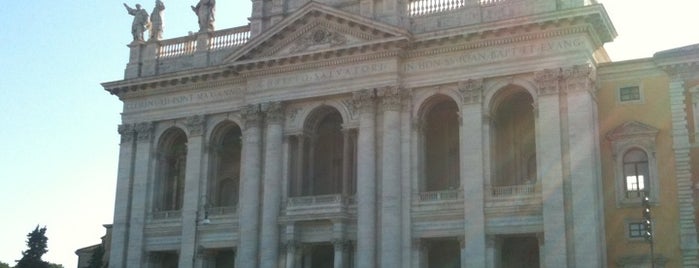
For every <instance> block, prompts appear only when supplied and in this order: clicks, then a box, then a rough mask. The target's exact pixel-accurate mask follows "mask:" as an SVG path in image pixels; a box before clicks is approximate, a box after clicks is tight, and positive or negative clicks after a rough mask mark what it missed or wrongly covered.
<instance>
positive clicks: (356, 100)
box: [352, 89, 376, 113]
mask: <svg viewBox="0 0 699 268" xmlns="http://www.w3.org/2000/svg"><path fill="white" fill-rule="evenodd" d="M375 102H376V95H375V93H374V90H373V89H363V90H360V91H356V92H354V93H352V104H353V105H354V108H355V109H356V110H357V111H359V112H360V113H367V112H372V111H373V110H374V106H375Z"/></svg>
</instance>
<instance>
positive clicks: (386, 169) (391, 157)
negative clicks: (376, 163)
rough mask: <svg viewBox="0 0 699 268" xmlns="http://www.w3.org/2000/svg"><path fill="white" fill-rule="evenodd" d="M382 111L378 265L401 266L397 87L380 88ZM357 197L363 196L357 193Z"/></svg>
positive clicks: (401, 98) (399, 109)
mask: <svg viewBox="0 0 699 268" xmlns="http://www.w3.org/2000/svg"><path fill="white" fill-rule="evenodd" d="M379 95H380V96H381V97H382V98H381V110H382V111H383V139H382V141H383V142H382V154H381V156H382V158H381V163H382V168H381V267H401V257H402V239H401V237H402V236H401V234H402V228H401V226H402V224H401V221H402V218H401V190H402V188H401V154H400V153H401V146H400V142H401V137H400V134H401V131H400V130H401V127H400V111H401V105H402V102H403V96H404V94H402V92H400V89H399V88H398V87H387V88H382V89H381V90H380V91H379ZM360 197H363V196H362V195H360Z"/></svg>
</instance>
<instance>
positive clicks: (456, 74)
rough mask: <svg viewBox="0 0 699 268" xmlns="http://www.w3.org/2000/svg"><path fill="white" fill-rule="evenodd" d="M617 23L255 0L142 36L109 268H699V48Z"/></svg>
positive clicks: (572, 1)
mask: <svg viewBox="0 0 699 268" xmlns="http://www.w3.org/2000/svg"><path fill="white" fill-rule="evenodd" d="M212 10H213V9H212ZM212 12H213V11H212ZM205 25H208V24H205ZM616 34H617V33H616V31H615V29H614V27H613V25H612V22H611V19H610V18H609V17H608V15H607V13H606V11H605V10H604V7H603V6H602V5H600V4H597V3H596V2H595V1H594V0H413V1H408V0H316V1H308V0H275V1H266V0H253V9H252V14H251V17H250V24H249V25H246V26H241V27H236V28H231V29H223V30H213V29H209V28H208V27H204V28H202V30H201V31H199V32H198V33H196V34H194V35H190V36H184V37H180V38H175V39H168V40H148V41H141V40H135V41H134V42H132V43H131V44H130V45H129V47H130V57H129V61H128V64H127V66H126V70H125V75H124V78H123V79H121V80H118V81H114V82H106V83H103V84H102V85H103V87H104V89H105V90H107V91H108V92H109V93H111V94H113V95H115V96H117V97H118V98H119V100H120V101H122V102H123V112H122V124H121V125H119V128H118V130H119V133H120V134H121V143H120V153H119V168H118V175H117V187H116V198H117V199H116V207H115V210H114V222H113V226H112V228H111V235H110V239H109V241H110V242H109V243H110V247H109V252H108V255H109V267H119V268H123V267H163V268H165V267H200V268H207V267H211V268H214V267H265V268H272V267H274V268H279V267H285V268H294V267H296V268H302V267H303V268H311V267H313V268H315V267H334V268H350V267H357V268H364V267H383V268H390V267H414V268H427V267H439V268H441V267H503V268H507V267H548V268H553V267H647V266H648V265H650V263H651V262H654V263H655V265H656V267H697V266H698V265H699V259H698V255H699V246H698V245H697V225H696V217H697V213H696V211H697V210H696V208H695V201H694V200H695V191H696V187H695V184H696V178H697V176H696V174H697V173H698V172H699V160H698V159H697V157H699V150H697V149H696V148H698V147H697V139H696V138H697V136H696V135H697V133H699V132H698V131H697V129H698V128H699V124H698V122H699V116H695V115H694V114H695V112H696V113H699V109H696V108H697V107H695V106H696V105H697V103H698V102H699V46H688V47H683V48H677V49H671V50H668V51H663V52H658V53H657V54H655V56H653V57H651V58H645V59H637V60H631V61H624V62H611V61H610V59H609V57H608V55H607V53H606V52H605V50H604V48H603V44H605V43H607V42H611V41H612V40H613V39H614V38H615V36H616ZM644 196H648V197H649V199H650V203H651V205H652V213H653V225H652V226H653V228H652V237H651V239H650V240H652V241H653V243H652V244H651V243H649V242H648V240H649V239H648V238H646V237H644V234H645V231H647V230H646V229H645V228H646V226H645V225H643V224H642V220H643V219H642V213H641V210H642V206H641V199H642V198H643V197H644ZM651 245H652V247H653V254H652V255H651V254H650V250H649V249H650V246H651Z"/></svg>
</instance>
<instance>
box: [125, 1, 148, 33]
mask: <svg viewBox="0 0 699 268" xmlns="http://www.w3.org/2000/svg"><path fill="white" fill-rule="evenodd" d="M124 7H125V8H126V11H127V12H129V15H131V16H133V23H131V35H133V40H134V41H143V32H145V31H146V29H148V28H149V27H150V20H149V19H148V12H146V11H145V10H144V9H142V8H141V5H139V4H136V8H131V7H129V6H128V5H127V4H126V3H124Z"/></svg>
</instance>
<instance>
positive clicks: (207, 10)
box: [192, 0, 216, 32]
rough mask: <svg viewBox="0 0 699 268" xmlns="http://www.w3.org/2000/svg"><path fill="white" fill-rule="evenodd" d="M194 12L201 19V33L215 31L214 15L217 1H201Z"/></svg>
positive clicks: (194, 8) (193, 7) (194, 7)
mask: <svg viewBox="0 0 699 268" xmlns="http://www.w3.org/2000/svg"><path fill="white" fill-rule="evenodd" d="M192 10H193V11H194V13H196V14H197V17H199V31H200V32H206V31H213V30H214V13H215V12H216V0H199V3H197V5H196V6H192Z"/></svg>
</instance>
